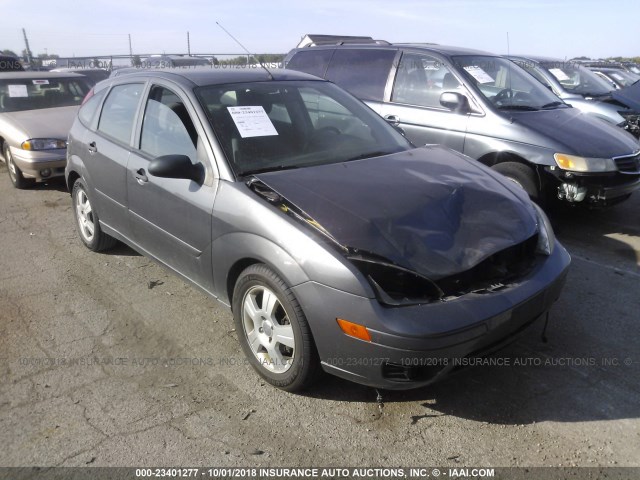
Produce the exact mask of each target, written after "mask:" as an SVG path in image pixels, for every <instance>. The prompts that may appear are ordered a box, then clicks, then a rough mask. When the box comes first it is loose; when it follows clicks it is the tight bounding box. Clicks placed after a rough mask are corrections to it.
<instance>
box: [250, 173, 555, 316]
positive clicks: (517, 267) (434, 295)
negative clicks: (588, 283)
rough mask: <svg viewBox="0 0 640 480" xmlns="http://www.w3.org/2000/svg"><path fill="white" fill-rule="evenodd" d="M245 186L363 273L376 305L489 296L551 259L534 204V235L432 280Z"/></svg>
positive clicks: (262, 188)
mask: <svg viewBox="0 0 640 480" xmlns="http://www.w3.org/2000/svg"><path fill="white" fill-rule="evenodd" d="M247 185H248V187H249V188H250V189H251V190H252V191H253V192H254V193H256V194H257V195H259V196H260V197H262V198H263V199H264V200H266V201H267V202H269V203H270V204H272V205H274V206H275V207H276V208H278V209H279V210H281V211H282V212H283V213H285V214H287V215H289V216H291V217H292V218H294V219H295V220H296V221H298V222H300V223H302V224H304V225H306V226H307V227H308V228H310V229H312V230H313V231H315V232H316V233H317V234H319V235H320V236H321V237H322V238H324V239H325V240H326V241H327V242H328V243H329V244H331V245H332V246H333V247H334V248H336V249H337V250H338V251H340V253H341V254H342V255H344V257H345V258H347V259H348V260H349V261H350V262H351V263H352V264H353V265H354V266H356V268H357V269H358V270H359V271H360V273H362V275H363V276H364V277H365V278H366V279H367V281H368V282H369V284H370V285H371V287H372V289H373V291H374V293H375V295H376V299H377V300H378V302H379V303H380V304H381V305H383V306H385V307H402V306H410V305H421V304H430V303H434V302H447V301H451V300H454V299H456V298H459V297H461V296H464V295H467V294H470V293H473V294H488V293H492V292H497V291H501V290H504V289H507V288H510V287H513V286H515V285H517V284H518V282H519V281H520V280H521V279H523V278H524V277H526V276H527V274H528V273H529V272H531V271H532V270H533V268H534V267H535V265H536V262H538V261H539V260H540V259H541V258H543V257H544V256H547V255H550V254H551V252H552V251H553V248H554V243H555V237H554V235H553V231H552V229H551V226H550V222H549V220H548V219H547V217H546V215H545V214H544V212H543V211H542V210H541V209H540V208H539V207H537V206H535V208H536V213H537V215H538V232H537V233H535V234H534V235H532V236H530V237H529V238H527V239H526V240H524V241H522V242H519V243H517V244H515V245H512V246H509V247H507V248H505V249H502V250H499V251H497V252H495V253H493V254H491V255H489V256H488V257H486V258H484V259H483V260H482V261H480V262H479V263H477V264H476V265H473V266H471V267H470V268H468V269H466V270H464V271H460V272H456V273H452V274H449V275H445V276H440V277H436V278H430V277H429V276H427V275H424V274H421V273H418V272H416V271H414V270H412V269H409V268H406V267H403V266H401V265H398V264H396V263H394V262H393V261H392V260H390V259H388V258H385V257H384V256H381V255H378V254H376V253H373V252H369V251H365V250H362V249H358V248H353V247H351V246H348V245H343V244H342V243H341V242H340V241H338V240H337V239H336V238H335V237H334V236H333V235H332V234H331V233H330V232H329V231H328V230H327V229H325V228H324V227H323V226H322V225H321V224H320V223H319V222H318V221H316V220H315V219H314V218H313V217H312V216H311V215H309V214H308V213H306V212H305V211H304V210H303V209H301V208H300V207H299V206H297V205H294V204H293V203H291V202H290V201H288V200H287V199H286V198H285V197H284V196H282V195H281V194H279V193H278V192H276V191H275V190H273V189H272V188H271V187H269V186H268V185H266V184H265V183H264V182H262V181H261V180H259V179H257V178H253V179H251V180H250V181H248V182H247Z"/></svg>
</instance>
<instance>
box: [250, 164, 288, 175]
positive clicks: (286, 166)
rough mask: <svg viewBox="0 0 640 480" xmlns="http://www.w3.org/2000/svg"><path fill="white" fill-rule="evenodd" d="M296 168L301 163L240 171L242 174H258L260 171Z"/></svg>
mask: <svg viewBox="0 0 640 480" xmlns="http://www.w3.org/2000/svg"><path fill="white" fill-rule="evenodd" d="M296 168H300V165H274V166H272V167H264V168H256V169H254V170H245V171H243V172H240V175H242V176H245V175H256V174H258V173H267V172H275V171H279V170H293V169H296Z"/></svg>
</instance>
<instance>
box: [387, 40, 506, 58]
mask: <svg viewBox="0 0 640 480" xmlns="http://www.w3.org/2000/svg"><path fill="white" fill-rule="evenodd" d="M393 45H394V46H396V47H404V48H407V47H410V48H415V49H419V50H430V51H432V52H437V53H441V54H443V55H490V56H492V57H497V56H498V55H496V54H495V53H490V52H485V51H482V50H474V49H472V48H466V47H456V46H452V45H438V44H435V43H394V44H393Z"/></svg>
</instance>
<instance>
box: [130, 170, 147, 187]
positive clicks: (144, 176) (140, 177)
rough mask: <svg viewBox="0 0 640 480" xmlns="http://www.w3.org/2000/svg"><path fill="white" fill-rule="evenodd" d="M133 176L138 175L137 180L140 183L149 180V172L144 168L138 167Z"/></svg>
mask: <svg viewBox="0 0 640 480" xmlns="http://www.w3.org/2000/svg"><path fill="white" fill-rule="evenodd" d="M133 176H134V177H136V180H137V181H138V183H139V184H140V185H143V184H145V183H147V182H148V181H149V179H148V178H147V174H146V173H145V171H144V168H140V169H138V170H137V171H136V173H135V174H134V175H133Z"/></svg>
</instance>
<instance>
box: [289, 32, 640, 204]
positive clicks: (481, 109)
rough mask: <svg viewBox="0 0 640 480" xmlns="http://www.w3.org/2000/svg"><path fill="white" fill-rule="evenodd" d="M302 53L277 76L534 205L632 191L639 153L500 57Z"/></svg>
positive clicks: (594, 200) (463, 52) (354, 50)
mask: <svg viewBox="0 0 640 480" xmlns="http://www.w3.org/2000/svg"><path fill="white" fill-rule="evenodd" d="M338 43H339V44H334V45H320V46H310V47H305V48H296V49H294V50H292V51H291V52H290V53H289V54H288V56H287V58H286V59H285V65H286V68H288V69H292V70H300V71H304V72H307V73H311V74H314V75H319V76H321V77H324V78H326V79H328V80H331V81H333V82H335V83H336V84H338V85H340V86H341V87H343V88H345V89H347V90H349V91H350V92H351V93H353V94H354V95H356V96H357V97H358V98H360V99H362V100H364V101H365V102H366V103H367V104H368V105H369V106H370V107H371V108H373V109H374V110H375V111H376V112H378V113H379V114H380V115H382V116H383V117H385V118H386V119H387V120H388V121H389V122H391V123H393V124H395V125H397V126H399V127H401V128H402V129H403V130H404V132H405V133H406V136H407V138H409V139H410V140H411V141H412V142H413V143H414V144H416V145H424V144H436V143H437V144H442V145H446V146H448V147H450V148H453V149H454V150H458V151H460V152H462V153H464V154H466V155H469V156H470V157H472V158H475V159H477V160H479V161H480V162H481V163H483V164H484V165H487V166H489V167H491V168H493V169H494V170H495V171H497V172H500V173H502V174H503V175H505V176H507V177H508V178H509V179H511V180H512V181H513V182H515V183H517V184H518V185H519V186H521V187H522V188H524V190H525V191H526V192H527V193H528V194H529V195H530V196H531V198H533V199H535V200H536V201H537V202H539V203H542V204H545V203H547V200H548V199H549V197H555V198H558V199H560V200H562V201H565V202H569V203H574V204H578V203H581V202H582V203H585V204H589V205H610V204H613V203H616V202H620V201H623V200H625V199H626V198H628V197H629V196H630V195H631V192H633V191H635V190H637V189H638V187H640V144H639V143H638V141H637V140H636V139H635V138H633V137H632V136H631V135H629V134H628V133H626V132H624V131H623V130H622V129H620V128H617V127H615V126H614V125H611V124H607V123H606V122H603V121H601V120H599V119H597V118H593V117H591V116H589V115H586V114H583V113H581V112H580V111H579V110H577V109H574V108H570V107H569V106H568V105H567V104H565V103H564V102H563V101H562V100H561V99H560V98H558V97H557V96H556V95H554V94H553V93H552V92H550V91H549V90H548V89H547V88H545V87H544V86H543V85H542V84H541V83H540V82H538V81H536V80H535V79H534V78H533V77H532V76H531V75H529V74H528V73H527V72H526V71H525V70H523V69H522V68H520V67H518V65H516V64H514V63H513V62H511V61H509V60H508V59H506V58H503V57H499V56H496V55H492V54H490V53H484V52H478V51H475V50H469V49H463V48H457V47H445V46H440V45H423V44H414V45H412V44H398V45H392V44H389V43H387V44H386V45H383V44H381V42H380V41H374V40H372V41H371V42H369V43H362V44H360V45H354V44H348V45H343V44H341V43H340V42H338Z"/></svg>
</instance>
